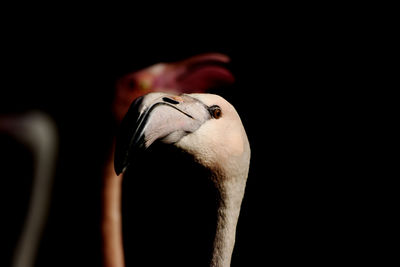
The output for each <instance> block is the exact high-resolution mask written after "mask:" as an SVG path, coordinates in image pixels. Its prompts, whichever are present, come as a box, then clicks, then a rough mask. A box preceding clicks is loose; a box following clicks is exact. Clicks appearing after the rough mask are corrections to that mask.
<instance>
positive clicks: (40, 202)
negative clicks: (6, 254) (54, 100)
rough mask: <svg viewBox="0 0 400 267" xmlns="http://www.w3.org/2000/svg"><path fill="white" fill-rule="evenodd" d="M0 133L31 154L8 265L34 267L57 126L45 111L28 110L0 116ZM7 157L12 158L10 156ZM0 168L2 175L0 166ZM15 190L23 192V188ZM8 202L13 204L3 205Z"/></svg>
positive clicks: (52, 173)
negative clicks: (25, 205) (26, 201)
mask: <svg viewBox="0 0 400 267" xmlns="http://www.w3.org/2000/svg"><path fill="white" fill-rule="evenodd" d="M0 133H3V134H6V135H8V136H9V137H11V138H12V139H14V140H15V141H16V142H17V143H20V144H21V145H23V147H24V149H25V150H26V151H28V152H29V153H31V154H32V160H33V170H32V171H33V173H32V188H31V190H30V197H29V204H28V209H27V212H26V214H25V216H24V217H25V220H24V222H23V224H22V229H21V230H20V233H19V236H18V240H17V242H16V246H15V249H14V254H13V257H12V263H11V266H12V267H29V266H34V265H35V261H36V258H37V254H38V250H39V244H40V242H41V240H42V238H43V232H44V229H45V227H46V223H47V218H48V213H49V209H50V204H51V200H52V187H53V182H54V176H55V170H56V164H57V155H58V139H59V136H58V129H57V125H56V123H55V121H54V120H53V119H52V118H51V117H50V116H49V115H48V114H46V113H44V112H42V111H38V110H31V111H28V112H25V113H22V114H8V115H2V116H0ZM9 158H11V159H12V158H13V157H9ZM22 163H23V162H22ZM17 164H18V166H19V167H20V168H22V169H24V168H26V169H29V166H28V167H27V166H26V165H20V164H21V162H18V163H17ZM2 167H3V166H2ZM5 169H6V168H5ZM1 171H2V173H3V174H4V169H3V168H2V170H1ZM17 173H18V172H17ZM11 178H16V177H11ZM20 178H23V177H20ZM22 184H23V183H22ZM19 191H22V192H24V191H23V190H19ZM13 193H18V192H13ZM17 195H18V194H17ZM21 198H23V197H21ZM10 204H11V205H12V204H14V203H8V204H7V205H10ZM14 205H15V204H14ZM15 206H18V205H15ZM14 223H15V222H14ZM16 224H18V223H16Z"/></svg>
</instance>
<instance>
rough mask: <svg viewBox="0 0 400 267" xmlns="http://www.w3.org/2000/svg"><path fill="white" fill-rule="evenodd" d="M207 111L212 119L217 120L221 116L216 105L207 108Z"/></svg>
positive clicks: (220, 111)
mask: <svg viewBox="0 0 400 267" xmlns="http://www.w3.org/2000/svg"><path fill="white" fill-rule="evenodd" d="M208 111H209V112H210V114H211V116H212V117H213V118H214V119H219V118H221V116H222V110H221V108H220V107H219V106H217V105H213V106H211V107H209V108H208Z"/></svg>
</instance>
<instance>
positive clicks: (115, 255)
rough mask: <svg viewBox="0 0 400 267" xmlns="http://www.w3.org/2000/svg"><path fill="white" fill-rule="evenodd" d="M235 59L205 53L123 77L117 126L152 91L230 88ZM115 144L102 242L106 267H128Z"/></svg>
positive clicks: (106, 176)
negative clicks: (133, 105) (231, 67)
mask: <svg viewBox="0 0 400 267" xmlns="http://www.w3.org/2000/svg"><path fill="white" fill-rule="evenodd" d="M230 61H231V59H230V58H229V56H227V55H225V54H221V53H203V54H197V55H193V56H190V57H188V58H185V59H183V60H180V61H176V62H159V63H156V64H153V65H150V66H148V67H145V68H143V69H140V70H136V71H134V72H131V73H128V74H126V75H123V76H122V77H120V78H119V79H118V80H117V81H116V83H115V97H114V100H113V103H112V113H113V117H114V119H115V122H116V124H117V125H119V124H120V122H121V120H122V118H123V117H124V116H125V114H126V113H127V111H128V109H129V107H130V105H131V103H132V102H133V101H134V100H135V99H136V98H138V97H141V96H143V95H145V94H147V93H151V92H160V91H162V92H168V93H171V94H181V93H203V92H206V91H208V90H209V89H213V88H218V90H220V89H221V88H226V87H228V86H230V85H232V84H233V83H234V81H235V78H234V76H233V74H232V73H231V71H230V70H229V68H228V64H229V63H230ZM114 143H115V140H113V145H112V147H111V148H110V153H109V155H108V157H107V162H106V163H105V164H104V169H103V192H102V195H103V196H102V202H103V203H102V206H103V215H102V240H103V265H104V266H105V267H123V266H125V262H124V255H123V251H122V250H123V248H122V235H123V233H122V227H121V221H122V218H121V200H120V199H121V184H122V183H123V177H122V175H120V176H117V175H116V174H115V172H114V170H113V168H114V164H113V157H114Z"/></svg>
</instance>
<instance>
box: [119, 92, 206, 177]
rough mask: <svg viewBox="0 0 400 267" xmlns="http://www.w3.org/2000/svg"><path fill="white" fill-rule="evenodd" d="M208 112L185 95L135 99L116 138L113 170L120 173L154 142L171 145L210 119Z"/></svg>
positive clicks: (156, 94) (150, 95)
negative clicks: (136, 155)
mask: <svg viewBox="0 0 400 267" xmlns="http://www.w3.org/2000/svg"><path fill="white" fill-rule="evenodd" d="M210 117H211V116H210V113H209V108H208V106H206V105H205V104H204V103H202V102H201V101H200V100H198V99H196V98H193V97H191V96H189V95H181V96H175V95H170V94H166V93H150V94H147V95H145V96H143V97H139V98H137V99H136V100H135V101H134V102H133V103H132V105H131V107H130V108H129V110H128V112H127V114H126V115H125V117H124V119H123V120H122V123H121V126H120V129H119V133H118V134H117V140H116V148H115V157H114V168H115V172H116V173H117V175H119V174H120V173H123V172H124V171H125V170H126V169H127V168H128V166H129V164H130V163H131V162H132V160H133V158H134V157H135V154H137V153H138V152H139V151H143V150H145V149H147V148H148V147H149V146H151V144H153V143H154V142H155V141H157V140H159V141H161V142H163V143H167V144H172V143H175V142H177V141H179V140H180V139H181V138H182V137H183V136H185V135H187V134H190V133H192V132H194V131H196V130H197V129H198V128H199V127H200V126H201V125H202V124H203V123H204V122H205V121H206V120H208V119H210Z"/></svg>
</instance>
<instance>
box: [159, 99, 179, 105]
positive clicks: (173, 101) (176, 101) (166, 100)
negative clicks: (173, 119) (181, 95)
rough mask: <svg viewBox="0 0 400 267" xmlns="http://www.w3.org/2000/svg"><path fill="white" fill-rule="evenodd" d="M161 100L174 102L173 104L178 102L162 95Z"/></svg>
mask: <svg viewBox="0 0 400 267" xmlns="http://www.w3.org/2000/svg"><path fill="white" fill-rule="evenodd" d="M162 100H163V101H165V102H167V103H170V104H174V105H176V104H179V102H178V101H176V100H173V99H171V98H168V97H163V98H162Z"/></svg>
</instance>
